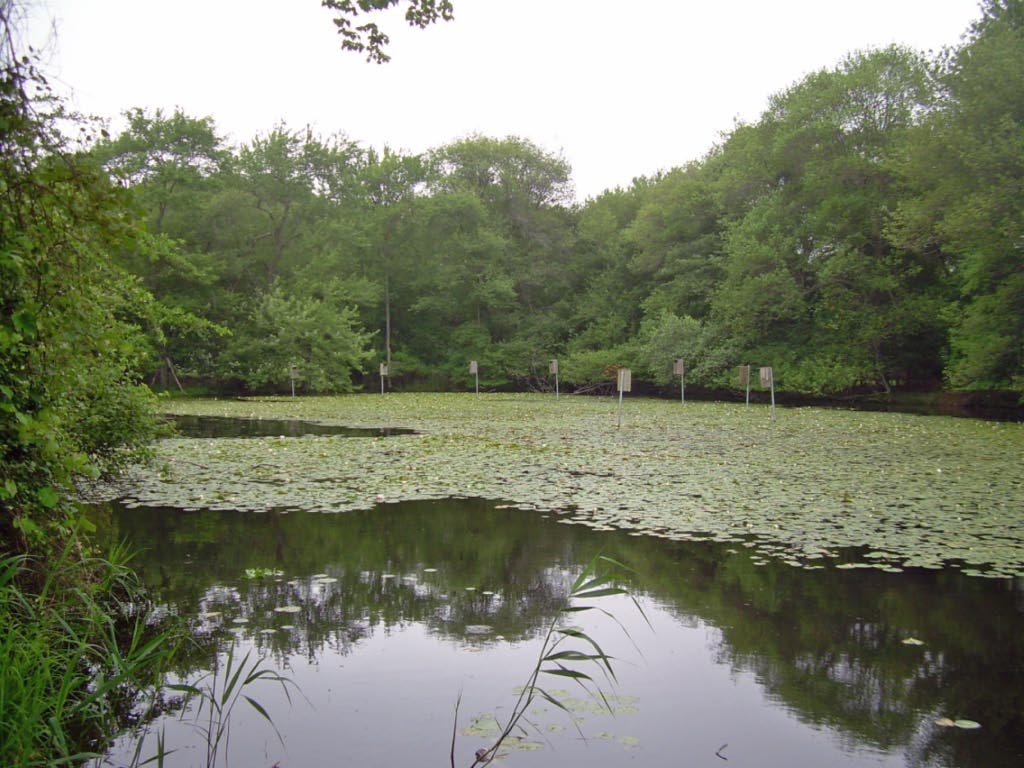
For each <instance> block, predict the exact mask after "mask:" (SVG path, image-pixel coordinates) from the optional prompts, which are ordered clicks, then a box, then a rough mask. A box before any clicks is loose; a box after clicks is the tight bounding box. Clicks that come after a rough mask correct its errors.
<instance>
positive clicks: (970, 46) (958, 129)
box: [891, 0, 1024, 392]
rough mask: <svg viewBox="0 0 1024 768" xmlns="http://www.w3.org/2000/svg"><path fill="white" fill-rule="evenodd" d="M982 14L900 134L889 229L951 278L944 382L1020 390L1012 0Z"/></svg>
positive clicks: (1018, 162)
mask: <svg viewBox="0 0 1024 768" xmlns="http://www.w3.org/2000/svg"><path fill="white" fill-rule="evenodd" d="M982 11H983V15H982V18H981V19H980V20H979V21H978V22H977V23H976V24H974V25H973V26H972V28H971V30H970V33H969V35H968V37H967V39H966V41H965V42H964V44H963V45H962V46H961V47H960V48H958V49H956V50H955V51H951V52H949V55H948V56H947V57H946V59H945V60H944V61H943V62H941V65H942V69H941V72H940V78H941V83H942V85H943V88H944V93H943V95H944V99H943V101H942V102H941V105H940V108H939V109H938V110H937V111H935V112H934V114H932V115H930V116H929V119H928V120H927V121H925V122H924V124H923V125H922V126H921V127H920V128H919V129H918V130H917V131H915V132H914V133H913V134H911V136H910V137H909V138H908V141H907V148H906V155H905V157H906V160H905V163H904V164H903V165H902V166H901V171H902V174H903V178H904V180H905V183H906V184H907V186H908V188H909V192H910V194H908V195H907V196H906V197H905V199H904V200H902V201H901V203H900V206H899V209H898V211H897V215H896V216H895V218H894V221H893V223H892V226H891V233H892V236H893V238H894V239H895V240H897V241H898V242H900V243H902V244H904V245H905V247H909V248H916V249H918V250H920V251H924V252H928V253H932V254H934V255H935V258H937V259H941V260H942V262H943V264H944V266H945V268H946V269H947V270H948V273H949V275H950V280H951V281H952V282H953V283H954V286H955V289H956V293H957V295H956V297H955V301H954V302H953V303H952V304H951V307H950V310H949V312H948V315H949V316H950V317H951V319H952V329H951V333H950V354H949V358H948V364H947V368H946V377H947V380H948V381H949V383H950V384H952V385H953V386H955V387H962V388H999V387H1003V388H1013V389H1016V390H1017V391H1020V392H1024V269H1022V265H1024V255H1022V243H1024V204H1022V195H1024V190H1022V185H1021V179H1022V178H1024V151H1022V147H1024V77H1021V72H1022V71H1024V3H1022V2H1020V0H988V1H987V2H985V3H984V4H983V6H982Z"/></svg>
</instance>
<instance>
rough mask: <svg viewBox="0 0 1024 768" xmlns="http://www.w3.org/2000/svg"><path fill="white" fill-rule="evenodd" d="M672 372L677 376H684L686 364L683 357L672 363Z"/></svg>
mask: <svg viewBox="0 0 1024 768" xmlns="http://www.w3.org/2000/svg"><path fill="white" fill-rule="evenodd" d="M672 373H673V374H675V375H676V376H682V375H683V374H684V373H686V364H685V363H684V362H683V358H681V357H680V358H679V359H678V360H676V361H675V362H674V363H673V364H672Z"/></svg>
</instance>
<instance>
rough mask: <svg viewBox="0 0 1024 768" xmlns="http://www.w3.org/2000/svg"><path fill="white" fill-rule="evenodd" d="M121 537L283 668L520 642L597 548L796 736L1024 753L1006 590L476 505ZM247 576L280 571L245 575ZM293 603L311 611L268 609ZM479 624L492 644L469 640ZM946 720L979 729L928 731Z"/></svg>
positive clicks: (996, 755) (931, 757) (224, 520)
mask: <svg viewBox="0 0 1024 768" xmlns="http://www.w3.org/2000/svg"><path fill="white" fill-rule="evenodd" d="M110 527H111V529H112V531H111V535H112V536H113V538H114V539H115V540H119V539H121V538H127V539H128V540H129V541H132V542H136V543H138V544H144V543H145V542H153V543H152V544H149V545H146V546H148V548H149V549H150V551H149V552H147V553H146V554H145V555H144V558H143V559H142V560H141V561H140V564H141V565H142V567H143V573H144V575H145V577H146V578H147V580H149V581H150V583H152V584H154V586H157V587H159V588H160V589H161V590H162V594H163V595H164V598H165V599H166V600H168V601H169V602H171V603H172V604H174V605H175V606H176V607H177V609H178V610H179V611H180V612H182V613H183V614H188V613H189V612H197V611H199V610H200V606H202V605H204V602H203V601H204V600H207V601H208V602H209V598H210V595H211V594H212V593H211V592H210V590H211V589H212V588H213V587H214V586H215V585H230V588H231V589H232V590H234V593H230V592H226V593H224V594H236V595H237V598H236V600H235V603H234V606H233V607H230V608H229V609H226V610H224V611H223V612H222V616H221V618H220V619H219V622H220V624H219V626H222V627H231V626H232V625H231V623H230V619H231V618H233V617H234V616H235V615H243V616H244V617H245V618H247V619H248V620H249V623H248V624H245V625H244V629H243V630H242V631H244V632H245V633H246V634H248V635H250V636H252V637H253V638H254V640H255V642H257V643H258V644H259V645H260V646H261V647H263V648H265V649H267V650H270V651H272V652H273V654H274V655H275V656H276V657H277V658H278V659H279V660H280V661H281V662H282V663H285V662H286V660H287V659H288V658H289V657H291V656H294V655H303V656H306V657H307V658H309V659H310V660H315V659H316V658H317V657H318V656H320V655H321V654H323V653H324V652H325V650H330V651H331V652H334V653H347V652H348V651H349V650H350V649H351V648H352V647H353V645H354V644H358V643H359V642H360V640H361V639H362V638H364V637H366V636H367V635H369V634H371V633H374V632H377V631H385V632H386V631H390V630H391V629H393V628H397V627H402V626H405V625H408V624H410V623H417V624H420V625H422V626H425V627H428V628H429V630H430V631H431V632H434V633H436V634H439V635H441V636H444V637H447V638H453V639H456V640H458V641H459V642H463V643H478V644H480V643H488V642H492V641H493V640H494V638H495V637H498V636H502V637H505V638H507V639H509V640H521V639H526V638H529V637H531V636H532V635H533V634H535V633H536V632H537V631H538V630H539V628H540V627H541V626H543V625H546V623H547V622H548V621H549V620H550V618H551V617H552V616H553V615H554V612H555V611H556V610H557V609H558V607H559V606H561V605H562V604H563V601H564V599H565V596H566V594H567V590H568V581H569V577H568V575H567V571H568V570H571V569H573V568H574V567H576V566H575V564H576V563H581V562H586V561H588V560H589V559H590V558H591V557H592V556H593V555H594V554H595V553H597V552H598V551H601V552H603V553H604V554H606V555H609V556H611V557H613V558H615V559H617V560H620V561H622V562H625V563H629V564H631V565H633V566H634V567H635V568H636V569H637V571H638V573H637V576H636V582H635V587H636V588H637V589H639V590H643V591H646V592H647V593H649V594H650V595H651V596H652V597H653V598H654V599H655V600H656V601H657V602H658V603H659V604H661V605H664V606H666V608H667V609H668V610H670V611H672V612H674V613H675V614H676V615H677V616H678V617H679V619H680V621H681V622H682V623H684V624H686V625H692V623H693V622H694V621H695V617H697V618H699V620H700V621H703V622H705V623H707V624H710V625H712V626H714V627H716V628H717V629H718V630H719V632H720V637H721V643H720V645H719V647H718V649H717V657H718V660H719V661H720V662H721V663H725V664H729V665H731V666H732V667H734V668H735V669H737V670H741V671H748V672H751V673H753V674H754V675H755V676H756V677H757V679H758V680H759V681H760V683H761V684H762V685H763V686H764V688H765V690H766V691H767V692H768V694H769V695H770V696H771V697H772V698H774V699H775V700H776V701H778V702H781V703H782V704H783V705H784V706H785V707H786V708H788V709H789V710H791V711H792V712H794V713H795V714H797V716H798V717H800V718H801V719H802V720H804V721H805V722H808V723H811V724H814V725H817V726H827V727H830V728H833V729H834V730H835V731H836V732H837V733H838V734H840V736H841V737H842V738H849V739H850V741H851V742H856V743H857V744H861V745H863V744H868V745H874V746H876V747H878V748H879V749H884V750H897V749H903V750H906V752H907V754H908V758H909V760H910V764H911V765H914V766H932V765H957V766H964V767H965V768H972V767H973V766H979V768H980V766H991V765H1005V764H1007V762H1008V759H1009V760H1010V762H1011V763H1012V762H1016V758H1017V757H1019V756H1020V747H1019V744H1022V743H1024V721H1022V719H1024V616H1022V611H1021V610H1020V600H1021V591H1020V589H1019V588H1017V589H1014V588H1012V585H1011V588H1010V589H1007V587H1006V585H1005V583H1004V582H990V581H988V580H984V579H976V578H964V577H962V576H960V575H959V574H957V573H955V572H953V571H948V570H947V571H937V572H932V571H922V572H914V573H911V572H907V573H900V574H887V573H882V572H880V571H876V570H870V569H863V570H837V569H834V568H825V569H823V570H815V571H807V570H803V569H800V568H794V567H791V566H788V565H785V564H783V563H780V562H770V563H768V564H767V565H755V564H754V560H753V559H752V558H751V557H749V556H748V555H747V554H746V553H744V552H742V547H738V548H739V549H740V550H741V551H740V552H735V550H733V551H730V550H729V549H728V547H729V545H721V544H713V543H708V542H702V543H694V542H669V541H664V540H659V539H654V538H649V537H636V536H628V535H625V534H620V533H615V532H603V533H600V534H599V533H596V532H594V531H590V530H588V529H585V528H582V527H579V526H566V525H558V524H555V523H553V522H549V521H544V520H541V519H539V518H538V516H537V515H535V514H532V513H527V512H523V511H519V510H503V509H495V508H494V505H493V504H489V503H486V502H481V501H473V500H463V501H458V502H445V503H412V504H402V505H395V506H387V507H382V508H378V509H377V510H374V511H371V512H361V513H346V514H343V515H337V516H331V515H316V514H298V513H296V514H290V515H282V514H267V515H254V514H230V513H222V512H188V513H186V512H181V511H179V510H122V511H118V510H114V511H113V513H112V515H111V523H110ZM247 568H275V569H280V570H281V571H283V573H284V575H283V576H281V577H280V581H275V580H274V578H273V577H265V578H259V579H253V580H245V579H242V578H240V577H241V575H242V574H243V573H244V572H245V569H247ZM320 573H324V574H327V576H328V577H329V578H330V579H336V581H331V582H328V583H319V582H317V580H316V579H314V578H312V577H313V575H315V574H320ZM467 588H472V589H467ZM488 593H491V594H488ZM230 603H231V600H227V601H226V602H225V606H228V605H229V604H230ZM285 605H295V606H298V607H299V609H300V610H299V612H298V613H295V614H282V613H277V612H275V611H274V608H277V607H282V606H285ZM205 610H209V608H205ZM232 611H235V612H236V613H232ZM283 625H293V626H294V627H296V629H295V630H281V629H280V627H282V626H283ZM480 625H486V626H487V627H488V628H489V629H490V631H489V632H488V633H486V634H474V632H473V631H472V630H473V629H474V628H476V627H478V626H480ZM270 630H273V631H270ZM909 636H914V637H919V638H921V639H922V640H923V641H924V642H925V645H924V646H919V647H918V646H907V645H904V644H903V643H902V640H904V639H906V638H907V637H909ZM938 716H952V717H970V718H972V719H976V720H978V721H980V722H982V724H983V732H976V733H968V732H962V731H956V730H955V729H952V730H951V729H942V728H939V727H937V726H932V721H933V719H934V718H935V717H938ZM979 734H983V736H982V737H981V738H979ZM1010 757H1012V758H1013V759H1010Z"/></svg>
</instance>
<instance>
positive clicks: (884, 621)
mask: <svg viewBox="0 0 1024 768" xmlns="http://www.w3.org/2000/svg"><path fill="white" fill-rule="evenodd" d="M615 541H616V542H618V541H619V539H615ZM622 542H623V543H624V545H625V547H627V548H626V549H623V550H619V551H616V550H614V549H611V550H609V554H611V555H612V556H614V557H617V558H622V559H627V560H628V561H629V562H632V563H636V564H638V570H639V573H638V576H637V584H638V585H642V586H643V587H644V588H645V589H649V590H650V591H651V593H652V594H654V595H657V597H658V598H659V600H669V601H670V603H671V605H672V607H673V610H675V611H676V612H677V614H678V615H679V616H680V618H681V620H682V621H684V622H688V621H692V616H694V615H697V616H699V617H700V618H701V620H703V621H704V622H706V623H708V624H711V625H713V626H715V627H716V628H717V629H718V630H719V632H720V633H721V634H720V637H721V642H720V644H719V646H718V648H717V658H718V660H719V661H720V662H721V663H724V664H728V665H730V666H732V667H733V668H734V669H736V670H738V671H746V672H750V673H752V674H753V675H755V677H756V679H757V680H758V681H759V683H760V684H761V685H763V686H764V688H765V690H766V691H767V692H768V694H769V695H770V696H771V697H773V698H774V699H775V700H776V701H778V702H780V703H782V704H783V705H784V706H786V707H787V708H788V709H790V710H791V711H792V712H794V713H795V714H796V715H797V716H798V717H800V718H801V719H802V720H803V721H804V722H808V723H811V724H814V725H818V726H829V727H831V728H833V729H835V731H836V732H837V733H838V734H839V735H840V737H841V738H844V739H849V743H858V744H868V745H873V746H876V747H878V748H879V749H882V750H896V749H904V750H906V752H907V754H908V759H909V762H908V764H909V765H913V766H931V765H942V766H946V765H956V766H961V767H963V768H970V767H971V766H979V768H980V767H981V766H991V765H1005V764H1007V760H1008V756H1012V758H1013V759H1012V760H1011V761H1010V762H1011V763H1021V764H1024V748H1022V746H1021V745H1024V611H1021V609H1020V597H1021V590H1020V585H1014V584H1013V583H1011V582H1007V581H990V580H987V579H978V578H967V577H963V576H961V575H960V574H958V573H956V572H955V571H953V570H943V571H925V570H922V571H917V572H904V573H897V574H889V573H883V572H881V571H878V570H875V569H856V570H838V569H835V568H831V567H827V568H825V569H822V570H813V571H807V570H804V569H802V568H794V567H792V566H789V565H786V564H785V563H782V562H778V561H775V562H770V563H768V564H766V565H756V564H755V561H754V559H752V558H750V557H748V556H746V555H744V554H741V553H736V554H732V553H731V552H735V550H729V548H728V545H709V544H694V543H687V542H680V543H666V542H656V541H652V540H644V539H636V538H633V539H628V540H627V539H622ZM850 556H851V557H852V556H853V555H852V553H850ZM910 637H914V638H919V639H921V640H922V641H924V645H922V646H916V645H905V644H904V643H903V640H905V639H907V638H910ZM942 716H950V717H968V718H971V719H975V720H978V721H979V722H982V723H983V731H984V735H983V736H981V732H964V731H959V730H957V729H947V728H941V727H938V726H935V725H934V723H933V721H934V719H935V718H937V717H942ZM979 736H980V738H979Z"/></svg>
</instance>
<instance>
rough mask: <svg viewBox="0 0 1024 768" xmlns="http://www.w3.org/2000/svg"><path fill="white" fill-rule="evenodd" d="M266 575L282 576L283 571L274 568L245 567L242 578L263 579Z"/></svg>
mask: <svg viewBox="0 0 1024 768" xmlns="http://www.w3.org/2000/svg"><path fill="white" fill-rule="evenodd" d="M268 576H284V571H279V570H277V569H275V568H246V569H245V572H244V573H243V574H242V578H243V579H265V578H267V577H268Z"/></svg>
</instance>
